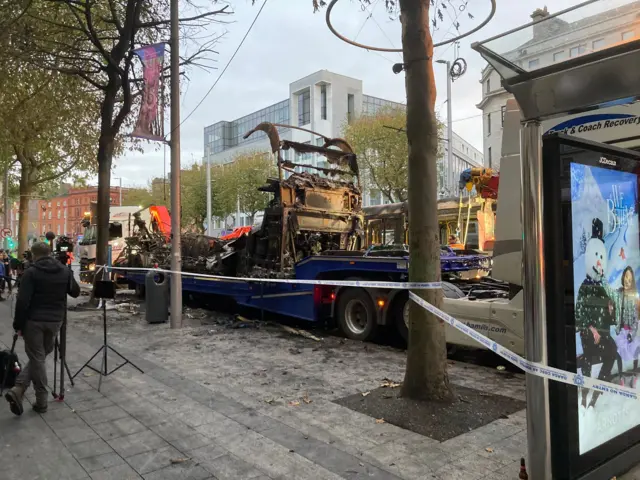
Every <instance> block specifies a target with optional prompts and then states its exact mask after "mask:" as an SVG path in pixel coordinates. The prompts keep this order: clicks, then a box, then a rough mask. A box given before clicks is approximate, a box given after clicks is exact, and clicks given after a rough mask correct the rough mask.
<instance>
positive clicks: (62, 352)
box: [58, 312, 67, 402]
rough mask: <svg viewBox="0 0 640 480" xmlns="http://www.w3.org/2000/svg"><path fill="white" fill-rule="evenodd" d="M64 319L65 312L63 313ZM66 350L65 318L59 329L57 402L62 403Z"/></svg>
mask: <svg viewBox="0 0 640 480" xmlns="http://www.w3.org/2000/svg"><path fill="white" fill-rule="evenodd" d="M65 317H66V312H65ZM66 349H67V321H66V318H65V320H64V321H63V322H62V326H61V327H60V392H59V393H58V401H59V402H62V401H64V373H65V368H64V367H65V365H66V356H65V355H66Z"/></svg>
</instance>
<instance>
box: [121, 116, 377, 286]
mask: <svg viewBox="0 0 640 480" xmlns="http://www.w3.org/2000/svg"><path fill="white" fill-rule="evenodd" d="M277 127H285V128H288V129H295V130H302V131H305V132H308V133H309V134H310V135H312V136H313V138H317V137H322V138H323V139H324V145H322V146H317V145H311V144H309V143H300V142H294V141H291V140H281V139H280V137H279V133H278V130H277ZM256 132H263V133H264V134H266V135H267V137H268V138H269V141H270V145H271V149H272V153H273V154H274V156H275V158H276V160H277V165H278V177H277V178H269V179H266V182H265V185H263V186H262V187H260V188H259V190H261V191H263V192H268V193H270V194H272V199H271V201H270V202H269V204H268V206H267V208H266V209H265V210H264V212H263V215H262V216H261V217H260V218H261V219H262V220H261V223H260V224H259V225H257V226H254V228H252V229H251V231H250V232H246V233H245V234H243V235H240V236H238V237H236V238H233V239H229V240H224V239H221V238H214V237H208V236H206V235H198V234H183V235H182V251H181V254H182V265H183V270H184V271H190V272H195V273H212V274H218V275H224V276H238V277H240V276H248V277H256V278H270V277H276V278H286V277H290V276H292V275H293V273H294V265H295V264H296V263H297V262H299V261H300V260H302V259H304V258H306V257H308V256H311V255H318V254H321V253H323V254H324V253H333V254H336V253H337V252H340V251H354V250H361V249H362V248H363V247H364V231H363V224H364V218H363V212H362V194H361V191H360V186H359V183H360V182H359V170H358V164H357V160H356V155H355V153H354V152H353V150H352V149H351V147H350V146H349V144H348V143H347V142H346V141H344V140H342V139H331V138H327V137H324V136H323V135H320V134H318V133H316V132H311V131H309V130H306V129H301V128H299V127H293V126H290V125H279V124H271V123H261V124H260V125H258V126H257V127H256V128H255V129H254V130H252V131H250V132H249V133H247V135H246V136H245V138H246V137H248V136H250V135H253V134H255V133H256ZM290 149H292V150H294V151H295V152H297V153H300V154H313V155H322V156H324V157H325V158H326V162H323V164H324V165H325V166H323V167H315V166H312V165H308V164H297V163H294V162H290V161H285V160H283V158H282V151H286V150H290ZM326 165H329V166H326ZM302 169H304V170H305V171H301V170H302ZM311 172H313V173H311ZM140 221H141V220H140ZM141 222H142V223H143V224H144V222H143V221H141ZM126 242H127V254H126V255H125V258H126V259H127V260H126V263H127V265H128V266H132V267H133V266H136V267H141V266H144V267H154V266H158V267H161V268H168V267H169V263H170V246H169V239H168V238H165V237H164V236H162V235H159V234H156V233H154V232H151V231H149V230H148V229H147V228H146V226H145V225H141V226H140V228H138V234H137V235H136V236H135V237H131V238H128V239H126Z"/></svg>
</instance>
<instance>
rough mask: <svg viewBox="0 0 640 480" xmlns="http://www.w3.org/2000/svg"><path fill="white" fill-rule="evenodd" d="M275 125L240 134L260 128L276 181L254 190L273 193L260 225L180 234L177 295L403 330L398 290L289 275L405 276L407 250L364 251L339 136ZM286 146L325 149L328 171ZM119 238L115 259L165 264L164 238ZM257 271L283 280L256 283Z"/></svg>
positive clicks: (364, 330)
mask: <svg viewBox="0 0 640 480" xmlns="http://www.w3.org/2000/svg"><path fill="white" fill-rule="evenodd" d="M278 126H282V127H287V128H298V127H291V126H288V125H277V124H276V125H274V124H269V123H263V124H260V125H258V126H257V127H256V128H255V129H254V130H252V131H251V132H249V133H248V134H247V136H249V135H252V134H254V133H256V132H258V131H261V132H264V133H266V134H267V136H268V137H269V139H270V142H271V147H272V152H273V154H275V155H276V158H277V162H278V178H277V179H269V180H268V182H267V184H266V185H265V186H263V187H261V188H260V190H262V191H264V192H268V193H271V194H272V195H273V199H272V200H271V202H270V204H269V206H268V207H267V208H266V209H265V211H264V216H263V219H262V222H261V224H260V226H259V227H258V228H255V229H253V230H252V231H251V232H250V233H249V234H248V235H241V236H239V237H237V238H232V239H230V240H222V239H217V238H212V237H206V236H204V235H187V234H185V235H183V237H182V252H181V253H182V263H183V271H184V272H190V273H192V275H183V276H182V288H183V292H184V294H185V295H190V296H192V297H198V296H210V295H219V296H223V297H227V298H231V299H233V300H234V301H235V302H236V303H237V304H238V305H241V306H244V307H251V308H256V309H264V311H267V312H270V313H275V314H280V315H286V316H290V317H294V318H298V319H302V320H306V321H312V322H321V321H326V320H335V321H336V322H337V324H338V326H339V327H340V329H341V330H342V331H343V333H344V334H345V335H346V336H347V337H349V338H352V339H356V340H368V339H370V338H372V337H373V335H374V334H375V332H376V330H377V329H378V327H380V326H382V325H393V326H397V327H398V329H399V330H400V331H402V327H403V326H404V325H405V322H404V317H403V313H404V306H405V304H406V302H407V298H408V297H407V295H408V294H407V291H405V290H394V289H388V288H386V289H385V288H364V287H360V286H338V287H336V286H331V285H317V284H316V285H314V284H301V283H298V282H297V281H298V280H307V281H308V280H311V281H315V280H348V281H385V282H406V281H408V262H409V255H408V251H407V250H406V249H405V248H403V247H402V246H400V247H399V248H391V249H375V248H374V249H367V248H366V242H365V234H364V230H363V222H364V216H363V212H362V206H361V201H362V196H361V192H360V188H359V171H358V164H357V161H356V155H355V154H354V152H353V150H352V149H351V147H350V146H349V145H348V144H347V143H346V142H345V141H344V140H341V139H331V138H326V137H324V141H325V143H324V145H323V146H316V145H310V144H303V143H298V142H293V141H289V140H280V138H279V134H278V131H277V128H276V127H278ZM311 133H313V134H314V135H317V136H319V137H322V135H320V134H317V133H315V132H311ZM288 149H293V150H294V151H296V152H299V153H310V154H319V155H323V156H325V157H326V159H327V160H328V162H329V164H330V165H331V167H332V168H321V167H311V166H309V165H306V164H305V165H298V164H295V163H292V162H290V161H285V160H283V159H282V156H281V152H282V150H288ZM296 167H302V168H305V169H308V168H314V169H315V170H318V171H320V172H321V173H323V174H324V175H318V174H310V173H306V172H304V173H297V172H296V171H295V168H296ZM285 176H286V178H285ZM345 178H350V179H351V180H345ZM140 231H142V232H143V231H144V230H143V229H141V230H140ZM127 243H128V247H127V249H128V250H127V252H125V255H124V258H125V260H126V261H124V262H123V263H121V264H120V265H119V266H121V267H123V268H126V267H127V266H128V267H146V268H150V267H154V266H158V267H161V268H168V263H169V262H168V259H169V246H168V244H167V243H166V242H165V243H163V241H162V239H159V238H157V236H154V235H153V234H151V233H148V234H145V235H143V236H141V237H140V236H139V237H136V238H130V239H127ZM134 252H135V253H134ZM441 265H442V270H443V272H444V273H455V272H462V271H466V270H470V269H475V270H478V269H480V270H488V269H489V268H490V259H489V257H488V256H487V255H481V254H477V255H466V256H465V258H464V259H461V258H460V256H458V255H456V254H455V252H452V251H450V250H449V249H443V251H442V252H441ZM197 274H210V275H217V276H219V277H217V278H212V277H207V276H200V275H197ZM126 276H127V278H128V279H129V280H130V281H131V282H134V283H136V284H137V285H140V286H141V285H144V273H142V272H136V271H132V270H131V271H127V272H126ZM220 277H223V278H220ZM262 278H264V279H265V280H266V279H269V278H277V279H280V280H285V282H282V283H280V282H278V283H273V282H266V281H264V282H261V281H260V280H261V279H262ZM444 293H445V295H446V296H448V297H453V298H461V297H464V296H465V294H464V293H463V292H462V291H461V290H460V289H459V288H457V287H456V286H455V285H453V284H451V283H446V282H445V283H444Z"/></svg>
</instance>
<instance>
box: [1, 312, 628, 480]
mask: <svg viewBox="0 0 640 480" xmlns="http://www.w3.org/2000/svg"><path fill="white" fill-rule="evenodd" d="M203 316H204V315H202V314H201V313H200V312H197V311H196V312H191V313H189V314H188V315H185V319H186V320H187V321H188V322H190V323H191V324H192V326H187V327H184V328H182V329H180V330H177V331H175V330H174V331H172V330H170V329H169V327H168V325H166V324H163V325H148V324H146V323H145V322H144V320H143V318H142V317H141V316H140V315H133V316H132V315H130V314H122V313H118V312H116V311H109V319H110V320H109V342H110V343H111V344H112V345H113V346H114V347H115V348H116V349H117V350H118V351H120V353H122V354H124V355H126V356H127V357H129V358H130V359H131V360H132V361H134V363H136V364H137V365H138V366H140V367H141V368H142V369H143V370H144V374H140V373H138V372H137V371H136V370H134V369H133V368H132V367H131V366H125V367H123V368H122V369H120V370H118V371H117V372H116V373H114V374H113V375H111V376H109V377H107V378H106V379H105V380H104V381H103V383H102V388H101V392H98V391H97V386H98V381H99V377H98V376H97V375H96V374H94V373H93V372H91V371H84V372H83V373H80V375H79V376H78V377H77V384H76V387H74V388H73V389H71V390H70V391H69V392H68V393H67V397H66V402H65V403H62V404H60V403H54V404H51V410H50V411H49V412H48V413H47V414H45V415H43V416H40V415H37V414H35V413H33V412H31V411H29V412H25V415H23V417H21V418H13V417H12V416H11V415H10V414H9V412H8V411H7V409H6V408H2V409H0V445H1V446H2V449H3V450H4V451H15V452H18V453H16V457H15V461H14V462H10V463H9V466H8V468H9V470H8V472H7V471H6V470H5V471H4V473H3V474H0V478H24V479H39V478H42V479H54V478H61V479H62V478H64V479H86V478H92V479H118V480H122V479H128V478H141V477H142V478H145V479H173V478H175V479H184V478H190V479H234V480H238V479H269V478H272V479H296V480H298V479H307V478H308V479H325V478H326V479H339V478H346V479H361V478H370V479H407V480H408V479H439V480H444V479H465V480H469V479H480V478H487V479H496V480H506V479H514V478H517V474H518V463H519V459H520V457H521V456H525V452H526V420H525V411H524V410H523V411H520V412H517V413H516V414H514V415H511V416H510V417H508V418H504V419H500V420H497V421H495V422H493V423H491V424H489V425H486V426H484V427H481V428H479V429H477V430H473V431H470V432H469V433H466V434H464V435H461V436H458V437H455V438H453V439H451V440H448V441H445V442H438V441H436V440H433V439H430V438H427V437H424V436H421V435H418V434H415V433H412V432H409V431H406V430H403V429H401V428H398V427H395V426H393V425H390V424H376V422H375V420H374V419H373V418H371V417H368V416H366V415H362V414H359V413H356V412H353V411H351V410H349V409H347V408H345V407H342V406H339V405H336V404H335V403H333V402H332V400H334V399H337V398H340V397H344V396H346V395H350V394H353V393H357V392H359V391H360V392H364V391H369V390H372V389H374V388H376V387H378V386H379V385H380V381H381V380H382V379H383V378H389V379H394V380H401V379H402V376H403V373H404V361H405V359H404V353H403V352H401V351H399V350H397V349H394V348H391V347H388V346H383V345H376V344H363V343H359V342H352V341H349V340H345V339H342V338H339V337H335V336H331V335H329V334H328V333H327V332H324V331H315V332H313V333H314V335H316V336H319V337H321V338H322V340H320V341H315V340H312V339H308V338H304V337H300V336H295V335H292V334H291V333H288V332H285V331H284V330H283V329H282V327H281V326H279V325H273V324H270V325H267V326H261V327H260V328H253V326H252V323H251V322H248V323H246V324H242V326H243V327H245V328H231V326H230V325H231V324H232V322H231V321H230V319H229V317H228V316H225V315H207V316H206V318H201V317H203ZM8 317H9V315H8V306H7V305H6V304H4V305H0V318H1V319H2V320H0V342H3V343H4V344H7V343H8V342H9V340H10V335H11V332H10V320H9V318H8ZM189 317H191V318H189ZM69 318H70V328H69V331H70V334H69V347H68V348H69V353H68V357H69V365H70V367H71V370H72V371H73V372H75V371H76V370H77V369H78V368H79V367H80V366H81V365H82V363H83V362H84V361H86V360H87V359H88V358H89V357H90V356H91V355H92V354H93V353H94V352H95V350H97V348H99V346H100V344H101V331H102V327H101V318H100V315H99V314H97V313H96V312H95V311H84V310H82V311H81V310H77V311H74V312H72V313H70V317H69ZM109 355H110V356H109V362H110V368H112V366H114V365H115V362H116V356H115V355H114V354H112V353H110V354H109ZM94 365H96V366H97V367H99V362H95V363H94ZM450 376H451V381H452V382H453V383H454V384H456V385H464V386H468V387H471V388H476V389H481V390H484V391H490V392H492V393H496V394H501V395H505V396H511V397H514V398H518V399H524V377H523V376H522V375H519V374H513V373H509V372H498V371H496V370H495V369H493V368H486V367H482V366H477V365H471V364H466V363H459V362H452V363H451V364H450ZM50 381H51V379H50ZM305 400H307V401H309V403H307V401H305ZM292 402H293V405H292ZM294 405H295V406H294ZM52 472H53V473H52ZM5 474H6V476H4V475H5ZM626 478H627V479H632V478H640V475H634V476H631V475H627V476H626Z"/></svg>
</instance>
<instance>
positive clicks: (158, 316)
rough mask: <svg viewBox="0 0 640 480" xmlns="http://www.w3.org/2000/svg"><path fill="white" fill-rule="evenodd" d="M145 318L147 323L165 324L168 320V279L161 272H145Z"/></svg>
mask: <svg viewBox="0 0 640 480" xmlns="http://www.w3.org/2000/svg"><path fill="white" fill-rule="evenodd" d="M144 289H145V307H146V314H145V318H146V319H147V322H148V323H166V322H167V321H168V320H169V278H168V275H166V274H165V273H162V272H154V271H153V270H151V271H149V272H147V275H146V276H145V279H144Z"/></svg>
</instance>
